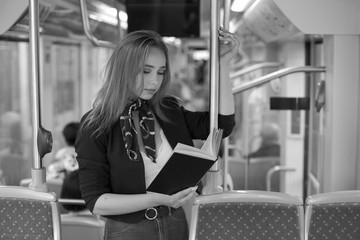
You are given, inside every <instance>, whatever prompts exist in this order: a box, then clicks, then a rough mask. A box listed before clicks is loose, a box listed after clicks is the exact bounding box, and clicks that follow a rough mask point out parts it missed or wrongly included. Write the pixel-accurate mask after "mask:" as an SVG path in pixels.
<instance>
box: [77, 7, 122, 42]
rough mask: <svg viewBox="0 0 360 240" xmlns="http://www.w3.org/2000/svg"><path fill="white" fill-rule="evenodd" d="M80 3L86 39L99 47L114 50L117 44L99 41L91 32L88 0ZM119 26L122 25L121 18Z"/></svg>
mask: <svg viewBox="0 0 360 240" xmlns="http://www.w3.org/2000/svg"><path fill="white" fill-rule="evenodd" d="M79 1H80V8H81V18H82V22H83V27H84V32H85V35H86V37H87V38H88V39H89V40H90V41H91V42H92V43H93V44H94V45H95V46H99V47H110V48H114V47H115V44H114V43H112V42H109V41H103V40H99V39H97V38H96V37H95V36H94V34H93V33H92V32H91V30H90V23H89V14H88V11H87V4H86V0H79ZM118 25H120V22H119V18H118Z"/></svg>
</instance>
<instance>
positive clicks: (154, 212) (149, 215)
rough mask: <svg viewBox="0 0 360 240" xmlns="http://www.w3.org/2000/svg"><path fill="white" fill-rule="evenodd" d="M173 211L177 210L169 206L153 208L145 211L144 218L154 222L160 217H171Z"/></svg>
mask: <svg viewBox="0 0 360 240" xmlns="http://www.w3.org/2000/svg"><path fill="white" fill-rule="evenodd" d="M173 210H175V209H173V208H171V207H167V206H157V207H151V208H148V209H146V210H145V214H144V217H145V218H146V219H148V220H154V219H156V218H158V217H166V216H170V215H171V211H173Z"/></svg>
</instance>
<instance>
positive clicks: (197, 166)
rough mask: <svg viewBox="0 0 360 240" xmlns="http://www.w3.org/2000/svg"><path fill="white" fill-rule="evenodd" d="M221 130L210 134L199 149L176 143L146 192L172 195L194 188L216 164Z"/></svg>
mask: <svg viewBox="0 0 360 240" xmlns="http://www.w3.org/2000/svg"><path fill="white" fill-rule="evenodd" d="M222 134H223V130H222V129H218V130H216V129H214V130H213V131H211V132H210V134H209V136H208V138H207V139H206V141H205V142H204V144H203V146H202V148H201V149H199V148H196V147H193V146H188V145H185V144H182V143H178V144H177V145H176V147H175V148H174V150H173V153H172V155H171V157H170V158H169V160H168V161H167V163H166V164H165V166H164V167H163V168H162V169H161V171H160V172H159V174H158V175H157V176H156V177H155V179H154V180H153V182H152V183H151V184H150V186H149V187H148V189H147V190H148V191H152V192H158V193H165V194H173V193H176V192H178V191H180V190H183V189H185V188H188V187H193V186H196V185H197V184H198V183H199V181H200V180H201V178H202V177H203V176H204V175H205V174H206V172H207V171H208V170H209V169H210V168H211V166H212V165H213V164H214V163H215V162H216V160H217V156H218V152H219V148H220V144H221V139H222Z"/></svg>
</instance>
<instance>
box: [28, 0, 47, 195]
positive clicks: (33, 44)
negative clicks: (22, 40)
mask: <svg viewBox="0 0 360 240" xmlns="http://www.w3.org/2000/svg"><path fill="white" fill-rule="evenodd" d="M29 13H30V19H29V21H30V22H29V25H30V32H29V35H30V44H29V45H30V64H31V66H30V72H31V90H32V111H31V114H32V124H33V128H32V132H33V134H32V135H33V164H32V169H31V176H32V183H31V184H30V188H32V189H34V190H39V191H47V186H46V176H45V169H43V168H42V163H41V158H40V156H39V151H38V144H37V143H38V138H39V128H38V126H41V124H40V116H41V112H40V100H39V99H40V98H39V94H40V93H39V89H40V87H39V86H40V84H39V80H40V77H39V76H40V74H39V72H40V71H39V1H38V0H29Z"/></svg>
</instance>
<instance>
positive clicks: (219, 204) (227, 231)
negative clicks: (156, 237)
mask: <svg viewBox="0 0 360 240" xmlns="http://www.w3.org/2000/svg"><path fill="white" fill-rule="evenodd" d="M189 239H190V240H195V239H197V240H204V239H220V240H221V239H224V240H225V239H293V240H303V239H304V209H303V201H302V199H301V198H300V197H297V196H291V195H288V194H285V193H279V192H269V191H256V190H251V191H250V190H249V191H228V192H221V193H215V194H210V195H202V196H199V197H197V198H196V199H195V201H194V204H193V207H192V220H191V225H190V238H189Z"/></svg>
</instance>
